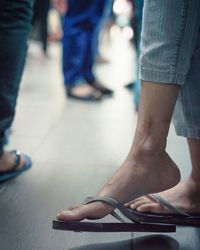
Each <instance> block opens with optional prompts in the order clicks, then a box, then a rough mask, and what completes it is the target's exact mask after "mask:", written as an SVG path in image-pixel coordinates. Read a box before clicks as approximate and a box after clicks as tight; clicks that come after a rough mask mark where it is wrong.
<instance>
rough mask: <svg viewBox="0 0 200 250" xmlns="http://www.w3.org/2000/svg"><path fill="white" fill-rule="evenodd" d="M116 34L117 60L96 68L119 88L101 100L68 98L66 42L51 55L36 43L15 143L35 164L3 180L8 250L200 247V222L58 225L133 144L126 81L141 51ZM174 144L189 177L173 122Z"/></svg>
mask: <svg viewBox="0 0 200 250" xmlns="http://www.w3.org/2000/svg"><path fill="white" fill-rule="evenodd" d="M114 32H115V33H117V32H118V31H114ZM116 36H117V35H116ZM115 41H116V42H114V43H113V44H112V48H111V49H110V50H109V53H110V54H109V53H107V56H108V57H109V58H110V60H111V63H110V64H107V65H99V66H98V67H96V69H95V70H96V73H97V75H98V76H99V78H101V80H102V81H104V82H105V83H107V85H108V86H110V87H112V88H113V89H114V90H115V95H114V97H113V98H105V99H104V100H103V101H102V102H100V103H95V104H87V103H81V102H77V101H71V100H67V99H66V97H65V93H64V89H63V86H62V75H61V72H60V47H59V46H58V45H52V46H51V47H50V51H49V58H48V59H45V58H42V57H41V55H40V53H39V49H38V47H37V45H35V44H31V46H30V47H31V49H30V52H29V56H28V60H27V65H26V69H25V74H24V77H23V81H22V85H21V90H20V96H19V101H18V106H17V114H16V119H15V121H14V124H13V127H12V134H11V137H10V143H9V145H8V148H9V149H10V148H12V149H13V148H16V147H17V148H18V149H20V150H21V151H23V152H26V153H27V154H29V155H31V157H32V159H33V162H34V164H33V167H32V169H31V170H29V171H27V172H26V173H25V174H23V175H21V176H20V177H18V178H16V179H15V180H12V181H10V182H7V183H4V184H1V185H0V249H1V250H53V249H56V250H62V249H63V250H69V249H74V250H75V249H76V250H78V249H88V250H89V249H92V250H96V249H104V250H105V249H106V250H107V249H110V250H111V249H113V250H117V249H124V250H128V249H134V250H146V249H150V250H157V249H159V250H170V249H172V250H178V249H181V250H198V249H200V229H195V228H184V227H180V228H177V232H176V233H173V234H168V235H167V234H166V235H165V234H143V233H74V232H62V231H54V230H53V229H52V220H53V219H54V218H55V215H56V213H57V212H58V211H59V210H60V209H62V208H65V207H68V206H69V205H71V204H73V203H77V202H80V201H82V200H83V199H85V197H87V196H88V195H93V194H95V193H96V192H97V190H98V189H99V188H100V187H101V186H102V185H103V184H104V182H105V181H106V179H107V178H108V177H109V176H110V175H111V174H112V173H113V172H114V171H115V170H116V168H117V167H118V166H119V165H120V164H121V163H122V161H123V160H124V158H125V156H126V154H127V152H128V150H129V148H130V145H131V141H132V137H133V131H134V128H135V125H136V119H137V115H136V113H135V111H134V108H133V105H132V95H131V93H130V92H129V91H128V90H126V89H125V88H124V87H123V85H124V84H125V83H126V82H128V81H130V80H132V78H133V68H134V67H135V65H134V63H133V62H134V53H133V51H132V50H131V47H130V45H128V44H127V41H126V40H125V39H122V38H120V39H115ZM122 46H123V49H122ZM127 65H129V66H127ZM168 151H169V152H170V154H171V155H172V156H173V157H174V159H175V160H176V162H177V163H178V164H179V166H180V167H181V171H182V177H183V178H185V177H186V176H187V174H188V172H189V169H190V162H189V158H188V149H187V145H186V142H185V140H184V139H183V138H179V137H177V136H176V135H175V133H174V129H173V127H171V129H170V135H169V139H168ZM105 220H106V221H109V220H110V218H109V217H108V218H107V219H105Z"/></svg>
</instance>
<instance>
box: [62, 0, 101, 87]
mask: <svg viewBox="0 0 200 250" xmlns="http://www.w3.org/2000/svg"><path fill="white" fill-rule="evenodd" d="M105 3H106V0H87V1H85V0H79V1H74V0H68V11H67V14H66V16H65V17H64V18H63V31H64V37H63V72H64V80H65V84H66V85H74V84H75V83H76V82H77V81H79V80H86V81H94V75H93V73H92V67H93V64H94V59H95V58H94V53H93V48H94V46H93V39H94V36H96V33H95V29H96V28H97V26H98V24H99V22H100V21H101V18H102V16H103V13H104V7H105Z"/></svg>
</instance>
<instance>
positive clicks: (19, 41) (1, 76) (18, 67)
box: [0, 0, 65, 182]
mask: <svg viewBox="0 0 200 250" xmlns="http://www.w3.org/2000/svg"><path fill="white" fill-rule="evenodd" d="M58 1H59V4H58V5H59V6H61V5H64V2H65V1H64V0H63V1H60V0H58ZM58 1H57V0H53V2H54V3H55V4H56V3H58ZM41 2H42V1H41ZM33 6H34V0H23V1H18V0H1V1H0V34H1V35H0V182H3V181H6V180H9V179H11V178H13V177H16V176H18V175H19V174H21V173H22V172H24V171H25V170H27V169H29V168H30V167H31V165H32V162H31V159H30V157H29V156H27V155H25V154H22V153H20V151H19V150H13V151H7V150H5V149H4V144H5V142H6V141H7V139H6V134H7V131H8V129H9V128H10V127H11V124H12V122H13V119H14V116H15V109H16V103H17V96H18V91H19V84H20V81H21V77H22V73H23V70H24V64H25V58H26V53H27V47H28V46H27V40H28V37H29V33H30V30H31V27H32V17H33ZM22 129H23V128H22Z"/></svg>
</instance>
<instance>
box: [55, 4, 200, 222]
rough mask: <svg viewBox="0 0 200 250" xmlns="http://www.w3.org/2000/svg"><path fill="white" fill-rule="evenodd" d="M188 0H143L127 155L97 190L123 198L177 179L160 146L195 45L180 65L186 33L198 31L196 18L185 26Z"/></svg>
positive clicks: (96, 207)
mask: <svg viewBox="0 0 200 250" xmlns="http://www.w3.org/2000/svg"><path fill="white" fill-rule="evenodd" d="M188 4H189V2H188V1H181V0H179V1H173V0H170V1H166V2H165V4H164V5H163V2H162V3H161V2H160V1H158V0H155V1H152V0H151V1H145V9H144V10H145V12H146V13H145V15H144V21H143V35H142V45H141V50H142V58H141V77H142V79H143V81H142V86H141V98H140V104H139V114H138V124H137V128H136V132H135V137H134V141H133V145H132V147H131V150H130V153H129V154H128V157H127V159H126V160H125V162H124V164H123V165H122V166H121V167H120V168H119V170H117V172H116V173H115V174H114V175H113V176H112V177H111V179H110V180H109V181H108V182H107V184H106V185H105V186H104V187H103V188H102V189H101V191H100V192H99V193H98V195H100V196H111V197H113V198H115V199H117V200H118V201H120V202H122V203H125V202H128V201H130V200H131V199H132V198H131V197H135V198H138V197H140V196H141V194H148V193H151V192H155V193H157V192H159V190H163V191H164V190H166V189H169V188H171V187H173V186H175V185H176V184H177V183H178V182H179V180H180V173H179V170H178V168H177V166H176V164H175V163H174V162H173V161H172V159H171V158H170V157H169V155H168V154H167V153H166V151H165V148H166V138H167V135H168V130H169V124H170V121H171V117H172V113H173V110H174V106H175V102H176V99H177V96H178V93H179V90H180V85H181V84H184V81H185V78H186V75H187V72H188V71H189V68H190V62H191V57H192V51H193V49H194V47H193V44H192V45H191V44H190V45H191V46H190V47H187V53H188V52H190V53H189V56H188V58H187V60H186V62H185V65H184V66H183V64H181V62H182V59H183V56H184V52H185V46H186V45H188V41H190V40H191V34H192V35H193V33H194V35H195V36H194V40H195V41H196V38H197V36H198V35H197V33H198V28H199V27H198V26H197V25H196V23H195V24H194V23H192V26H191V27H190V26H189V28H188V24H189V22H190V21H191V20H193V21H194V20H195V21H196V20H197V19H195V17H196V18H197V17H198V8H199V3H198V1H196V2H193V10H195V11H196V12H195V13H191V9H190V8H189V6H188ZM197 7H198V8H197ZM172 10H173V11H172ZM178 11H179V12H178ZM154 12H155V13H154ZM158 13H159V14H158ZM177 13H180V15H178V16H177ZM194 14H195V15H196V16H195V15H194ZM171 15H172V16H171ZM173 18H174V19H177V20H174V19H173ZM174 24H176V25H177V27H176V25H175V27H174V26H173V25H174ZM172 27H173V28H174V32H173V30H172ZM177 30H178V31H179V32H176V31H177ZM150 38H151V39H152V40H151V39H150ZM183 38H184V39H183ZM185 72H186V74H185ZM159 83H160V84H159ZM166 174H167V176H166ZM141 183H142V185H141ZM110 211H111V209H110V208H109V207H108V206H106V205H103V204H101V203H94V204H89V205H84V206H80V207H78V208H77V207H76V208H75V209H71V210H66V211H63V212H61V213H60V214H59V215H58V219H61V220H81V219H83V218H88V217H90V218H91V217H92V218H100V217H103V216H105V215H107V214H108V213H109V212H110Z"/></svg>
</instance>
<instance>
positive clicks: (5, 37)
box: [0, 0, 34, 152]
mask: <svg viewBox="0 0 200 250" xmlns="http://www.w3.org/2000/svg"><path fill="white" fill-rule="evenodd" d="M33 2H34V0H23V1H19V0H1V1H0V152H2V150H3V142H4V136H5V131H6V129H8V128H9V127H10V126H11V123H12V121H13V118H14V114H15V106H16V100H17V95H18V89H19V83H20V80H21V76H22V72H23V68H24V62H25V57H26V51H27V39H28V35H29V31H30V29H31V22H32V9H33Z"/></svg>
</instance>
